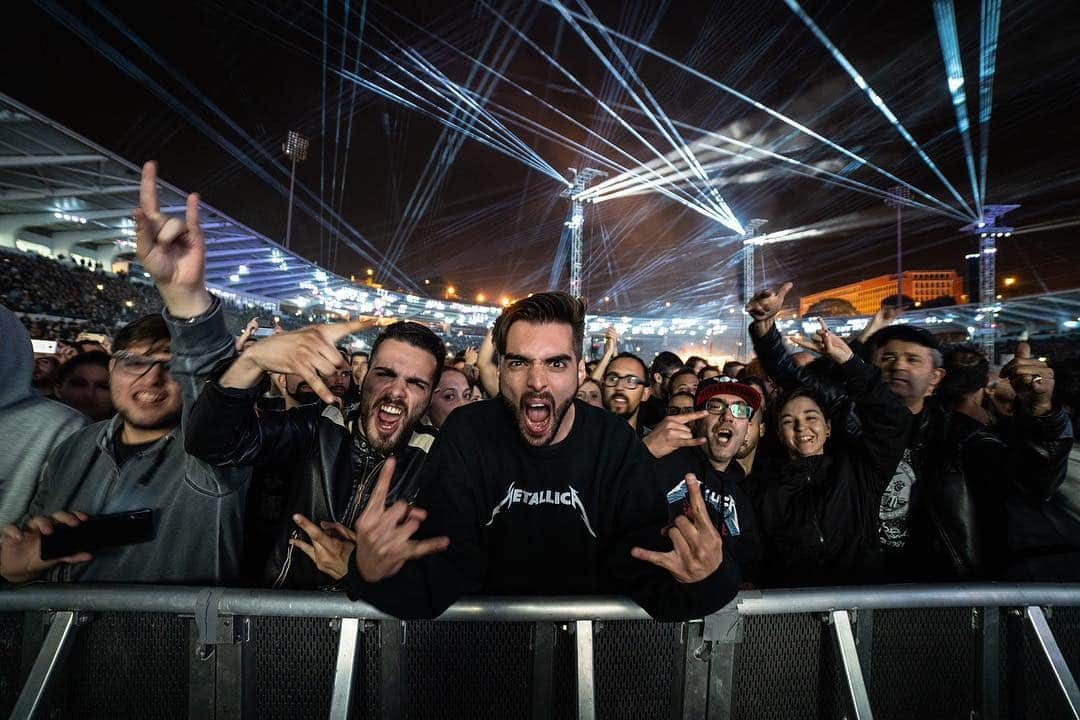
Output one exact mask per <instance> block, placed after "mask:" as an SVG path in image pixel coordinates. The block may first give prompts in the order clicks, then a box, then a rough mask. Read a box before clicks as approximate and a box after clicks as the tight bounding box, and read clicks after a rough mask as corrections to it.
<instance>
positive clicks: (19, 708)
mask: <svg viewBox="0 0 1080 720" xmlns="http://www.w3.org/2000/svg"><path fill="white" fill-rule="evenodd" d="M86 620H87V617H86V616H85V615H80V614H79V612H78V611H77V610H63V611H60V612H58V613H56V614H55V615H54V616H53V620H52V624H51V625H50V626H49V632H48V633H46V635H45V642H43V643H42V644H41V650H40V652H38V655H37V659H36V660H34V665H33V667H31V668H30V673H29V675H28V676H27V678H26V683H25V684H24V685H23V689H22V692H20V693H19V698H18V700H16V701H15V707H14V708H13V709H12V711H11V717H13V718H19V719H20V720H22V719H23V718H26V719H29V718H33V717H34V716H35V715H36V714H37V713H38V711H40V710H41V708H42V705H43V704H44V703H45V702H47V700H48V697H49V691H50V688H51V686H52V682H53V680H55V678H56V676H57V675H59V674H60V673H61V672H62V671H63V666H64V661H65V660H66V659H67V654H68V651H69V650H71V645H72V644H73V642H74V640H75V633H76V632H77V631H78V627H79V625H81V624H83V623H84V622H86Z"/></svg>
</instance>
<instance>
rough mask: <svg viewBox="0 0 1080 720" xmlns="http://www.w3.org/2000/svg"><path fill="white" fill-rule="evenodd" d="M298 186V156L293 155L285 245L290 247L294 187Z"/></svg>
mask: <svg viewBox="0 0 1080 720" xmlns="http://www.w3.org/2000/svg"><path fill="white" fill-rule="evenodd" d="M295 187H296V156H295V155H293V156H292V171H291V172H290V173H289V214H288V217H287V218H286V220H285V247H286V248H287V247H289V238H290V237H291V236H292V206H293V189H294V188H295Z"/></svg>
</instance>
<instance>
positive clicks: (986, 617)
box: [971, 607, 1001, 720]
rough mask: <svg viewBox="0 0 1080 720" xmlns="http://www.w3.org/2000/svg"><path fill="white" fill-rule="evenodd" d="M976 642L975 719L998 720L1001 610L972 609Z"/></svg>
mask: <svg viewBox="0 0 1080 720" xmlns="http://www.w3.org/2000/svg"><path fill="white" fill-rule="evenodd" d="M971 615H972V621H973V624H974V625H975V628H974V629H975V630H976V632H977V633H978V638H977V640H976V642H975V708H974V710H975V716H976V717H978V718H979V720H998V717H1000V713H999V711H998V705H999V704H1000V703H1001V609H1000V608H997V607H983V608H972V610H971Z"/></svg>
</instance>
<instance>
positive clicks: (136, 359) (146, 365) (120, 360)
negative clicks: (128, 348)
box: [113, 350, 172, 380]
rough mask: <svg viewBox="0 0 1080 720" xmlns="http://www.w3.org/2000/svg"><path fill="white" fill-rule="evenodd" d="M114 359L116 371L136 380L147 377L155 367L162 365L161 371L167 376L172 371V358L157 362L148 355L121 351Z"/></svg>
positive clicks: (115, 354)
mask: <svg viewBox="0 0 1080 720" xmlns="http://www.w3.org/2000/svg"><path fill="white" fill-rule="evenodd" d="M113 359H114V360H115V361H116V366H115V369H116V370H117V371H119V372H120V373H121V374H123V375H127V376H129V377H131V378H134V379H135V380H138V379H139V378H141V377H143V376H145V375H146V374H147V373H148V372H150V370H152V369H153V368H154V366H155V365H160V366H161V371H162V372H163V373H164V374H166V375H169V374H170V372H171V370H172V358H169V359H168V360H155V359H154V358H151V357H147V356H146V355H136V354H134V353H129V352H125V351H124V350H120V351H118V352H116V353H114V354H113Z"/></svg>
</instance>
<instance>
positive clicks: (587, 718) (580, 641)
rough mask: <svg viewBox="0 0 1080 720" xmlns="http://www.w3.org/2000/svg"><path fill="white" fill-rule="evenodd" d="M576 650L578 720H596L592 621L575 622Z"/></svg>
mask: <svg viewBox="0 0 1080 720" xmlns="http://www.w3.org/2000/svg"><path fill="white" fill-rule="evenodd" d="M574 650H575V653H574V654H575V656H576V660H577V720H595V718H596V685H595V679H594V674H593V624H592V620H577V621H575V622H574Z"/></svg>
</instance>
